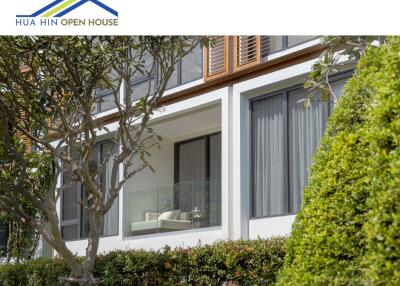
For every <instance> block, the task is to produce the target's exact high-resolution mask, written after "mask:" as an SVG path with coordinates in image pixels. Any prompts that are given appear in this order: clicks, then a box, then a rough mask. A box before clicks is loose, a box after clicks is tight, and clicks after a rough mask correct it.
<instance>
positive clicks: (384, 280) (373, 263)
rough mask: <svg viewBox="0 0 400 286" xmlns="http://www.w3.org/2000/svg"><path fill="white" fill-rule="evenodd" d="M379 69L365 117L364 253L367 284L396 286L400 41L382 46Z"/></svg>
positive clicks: (399, 273) (399, 259)
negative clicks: (368, 180) (368, 153)
mask: <svg viewBox="0 0 400 286" xmlns="http://www.w3.org/2000/svg"><path fill="white" fill-rule="evenodd" d="M381 60H382V65H383V68H382V69H380V71H379V73H378V74H377V80H376V81H375V83H374V87H375V89H376V90H377V93H376V95H375V96H374V100H373V108H372V109H371V112H370V114H369V117H368V119H369V122H368V123H369V125H370V126H371V131H370V133H369V134H368V140H369V142H370V143H371V149H372V152H373V154H374V160H373V161H374V164H373V165H372V172H371V177H372V178H374V180H373V181H372V184H371V186H372V188H371V195H370V198H369V199H368V204H367V205H368V208H369V209H370V210H371V211H370V212H369V214H368V220H367V223H366V225H365V228H364V230H365V232H366V233H367V254H366V256H365V258H364V263H365V264H364V267H365V269H366V273H365V274H366V279H367V283H368V284H369V285H400V38H399V37H397V38H393V39H391V41H390V44H389V45H387V46H386V47H385V57H382V59H381Z"/></svg>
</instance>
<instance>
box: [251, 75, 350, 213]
mask: <svg viewBox="0 0 400 286" xmlns="http://www.w3.org/2000/svg"><path fill="white" fill-rule="evenodd" d="M353 73H354V70H353V69H352V70H348V71H344V72H339V73H337V74H334V75H332V76H330V77H329V82H330V83H334V82H336V81H340V80H343V79H348V78H350V77H351V76H352V74H353ZM303 88H304V84H296V85H292V86H290V87H286V88H283V89H279V90H276V91H273V92H270V93H267V94H264V95H260V96H256V97H254V98H251V99H250V102H249V103H250V104H249V130H250V142H249V143H250V145H249V146H250V148H249V149H250V152H249V155H250V168H249V169H250V170H249V171H250V172H249V174H250V180H249V190H250V200H249V218H250V219H261V218H270V217H281V216H288V215H295V214H296V212H293V211H291V209H290V208H291V207H292V206H291V204H290V198H291V197H290V172H289V164H290V162H289V161H290V159H289V146H290V142H289V116H288V108H289V93H290V92H293V91H295V90H299V89H303ZM273 96H282V101H283V102H282V115H283V128H284V130H283V144H284V148H283V149H284V154H283V158H284V162H283V164H284V170H283V172H284V174H283V176H285V177H286V178H287V179H286V180H285V181H284V186H285V187H284V188H285V190H284V191H285V192H286V193H287V195H288V206H287V207H288V212H287V213H283V214H276V215H267V216H254V213H253V200H254V186H253V178H254V170H253V160H254V150H253V143H254V134H253V131H252V130H253V129H252V127H253V119H252V114H253V103H254V102H257V101H262V100H264V99H266V98H269V97H273ZM332 108H333V106H332V104H328V112H329V116H330V115H331V112H332Z"/></svg>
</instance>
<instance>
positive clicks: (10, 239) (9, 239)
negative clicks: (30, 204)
mask: <svg viewBox="0 0 400 286" xmlns="http://www.w3.org/2000/svg"><path fill="white" fill-rule="evenodd" d="M13 230H14V225H13V221H12V220H10V219H9V220H8V237H7V249H6V252H7V256H6V264H9V263H10V261H11V250H12V245H11V244H12V233H13Z"/></svg>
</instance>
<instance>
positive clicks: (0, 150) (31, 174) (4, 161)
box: [0, 113, 52, 262]
mask: <svg viewBox="0 0 400 286" xmlns="http://www.w3.org/2000/svg"><path fill="white" fill-rule="evenodd" d="M1 114H2V113H1ZM12 120H13V119H12V118H11V119H10V118H3V119H2V123H1V127H0V137H1V138H6V137H9V138H10V140H8V142H5V140H4V141H3V140H2V141H1V142H0V174H1V179H0V196H4V195H5V194H6V190H7V189H10V187H11V188H12V184H14V183H15V181H16V180H18V176H19V172H18V167H17V166H18V164H19V162H18V161H17V160H16V158H15V157H14V156H13V155H12V154H10V153H9V152H8V149H9V147H10V146H6V144H9V145H12V147H13V149H14V150H15V151H16V152H17V154H18V155H20V156H25V157H26V165H25V166H24V172H25V178H24V181H23V188H24V189H25V190H27V191H28V192H29V193H30V194H41V193H43V194H44V193H45V192H46V190H48V189H49V186H50V185H51V182H52V162H51V159H50V158H49V156H43V155H40V154H37V153H29V152H27V145H26V144H27V142H26V141H24V140H22V138H21V136H20V134H18V132H16V130H15V129H14V130H9V128H8V126H7V125H8V123H10V121H12ZM5 127H6V128H5ZM13 195H14V197H15V199H16V201H17V202H18V204H19V206H20V207H21V208H22V209H23V210H24V212H26V213H27V214H29V215H30V216H32V217H35V218H37V219H38V220H44V219H45V217H44V215H43V213H42V212H41V211H40V210H39V209H38V208H36V207H35V206H34V205H33V204H32V203H31V202H30V201H29V200H28V199H27V198H26V197H24V196H21V195H20V194H18V193H15V194H13ZM0 223H2V224H4V225H5V226H7V227H8V239H7V245H6V246H7V247H6V253H4V256H5V257H6V262H9V261H10V260H11V259H14V260H16V261H18V262H19V261H21V260H24V259H30V258H31V257H32V256H33V254H34V252H35V250H36V246H37V243H38V240H39V234H38V232H37V231H36V230H35V229H33V228H32V227H31V226H30V225H27V224H24V222H23V221H21V220H19V219H18V218H16V217H14V216H13V215H12V214H11V213H9V212H7V211H6V210H4V209H2V208H1V206H0Z"/></svg>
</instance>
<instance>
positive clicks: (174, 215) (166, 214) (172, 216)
mask: <svg viewBox="0 0 400 286" xmlns="http://www.w3.org/2000/svg"><path fill="white" fill-rule="evenodd" d="M180 212H181V211H180V210H173V211H166V212H163V213H162V214H160V216H159V217H158V219H159V220H162V219H163V220H167V219H177V218H178V216H179V213H180Z"/></svg>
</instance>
